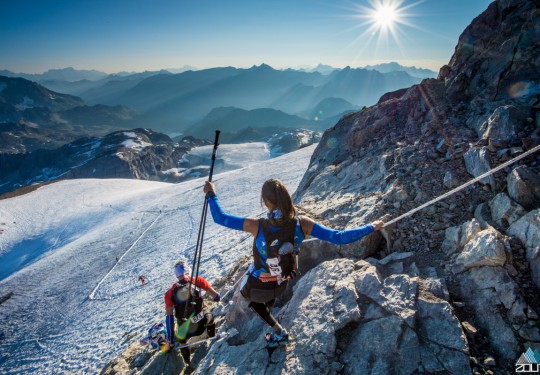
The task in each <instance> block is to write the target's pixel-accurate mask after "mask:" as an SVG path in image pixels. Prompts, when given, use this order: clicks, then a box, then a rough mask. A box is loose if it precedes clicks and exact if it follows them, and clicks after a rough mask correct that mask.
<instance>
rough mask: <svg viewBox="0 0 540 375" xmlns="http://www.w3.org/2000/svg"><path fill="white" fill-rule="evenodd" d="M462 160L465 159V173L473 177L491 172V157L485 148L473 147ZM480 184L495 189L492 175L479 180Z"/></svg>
mask: <svg viewBox="0 0 540 375" xmlns="http://www.w3.org/2000/svg"><path fill="white" fill-rule="evenodd" d="M463 158H464V159H465V166H466V168H467V172H469V174H471V175H472V176H474V177H478V176H481V175H482V174H484V173H486V172H488V171H489V170H491V157H490V156H489V150H488V149H487V147H480V148H477V147H473V148H471V149H469V151H467V152H466V153H465V155H463ZM480 182H481V183H482V184H484V185H490V186H491V188H492V189H493V190H495V189H496V184H495V178H493V175H490V176H487V177H485V178H483V179H481V180H480Z"/></svg>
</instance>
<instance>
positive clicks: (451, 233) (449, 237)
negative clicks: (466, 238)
mask: <svg viewBox="0 0 540 375" xmlns="http://www.w3.org/2000/svg"><path fill="white" fill-rule="evenodd" d="M460 237H461V227H459V226H456V227H450V228H446V230H445V231H444V240H443V243H442V250H443V251H444V252H445V253H446V255H452V254H453V253H455V252H457V251H459V250H460V247H459V240H460Z"/></svg>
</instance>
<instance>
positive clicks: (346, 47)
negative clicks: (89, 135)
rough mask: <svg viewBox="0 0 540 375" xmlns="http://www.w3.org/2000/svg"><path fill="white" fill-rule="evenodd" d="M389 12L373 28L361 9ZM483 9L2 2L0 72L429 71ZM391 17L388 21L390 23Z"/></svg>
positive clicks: (364, 2) (282, 2) (204, 0)
mask: <svg viewBox="0 0 540 375" xmlns="http://www.w3.org/2000/svg"><path fill="white" fill-rule="evenodd" d="M382 2H384V5H386V6H387V7H391V8H394V9H395V13H394V17H395V21H394V22H391V25H392V26H391V29H392V30H394V32H393V33H390V32H389V30H390V29H389V27H388V26H386V27H383V28H382V29H381V28H378V27H376V25H378V24H376V23H375V18H373V17H372V16H370V14H371V12H370V9H374V8H377V4H378V3H382ZM490 3H491V1H490V0H450V1H447V0H423V1H422V0H421V1H418V0H417V1H407V0H405V1H404V0H361V1H347V0H333V1H330V0H328V1H318V0H252V1H240V0H153V1H150V0H144V1H143V0H16V1H15V0H3V1H0V51H1V53H0V69H8V70H11V71H14V72H24V73H41V72H44V71H46V70H48V69H58V68H64V67H68V66H71V67H74V68H76V69H97V70H101V71H104V72H107V73H113V72H119V71H144V70H158V69H167V68H180V67H182V66H185V65H190V66H194V67H197V68H209V67H217V66H237V67H249V66H252V65H259V64H261V63H266V64H269V65H271V66H272V67H274V68H286V67H292V68H298V67H313V66H316V65H317V64H319V63H323V64H328V65H332V66H335V67H344V66H347V65H348V66H352V67H359V66H365V65H368V64H376V63H381V62H388V61H397V62H399V63H401V64H403V65H407V66H412V65H414V66H419V67H425V68H430V69H433V70H438V69H439V67H440V66H442V65H444V64H445V63H447V62H448V61H449V60H450V57H451V56H452V53H453V52H454V47H455V45H456V43H457V40H458V37H459V35H460V34H461V32H462V31H463V29H464V28H465V27H466V26H467V25H468V24H469V23H470V22H471V21H472V20H473V19H474V18H475V17H476V16H478V15H479V14H480V13H481V12H482V11H484V10H485V9H486V8H487V6H488V5H489V4H490ZM396 18H397V19H396Z"/></svg>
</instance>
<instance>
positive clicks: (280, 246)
mask: <svg viewBox="0 0 540 375" xmlns="http://www.w3.org/2000/svg"><path fill="white" fill-rule="evenodd" d="M296 224H297V221H296V220H294V219H293V220H289V221H287V222H285V223H284V224H283V225H281V226H280V229H279V230H277V231H275V232H272V231H271V230H270V220H268V219H259V226H260V227H261V229H262V232H263V236H264V240H265V242H266V263H267V266H263V262H262V259H261V257H260V254H259V250H258V249H257V246H256V244H255V243H254V244H253V259H254V263H255V267H256V268H259V269H260V268H263V269H265V271H267V272H268V273H270V274H271V275H272V276H278V279H279V278H287V277H289V276H294V272H295V259H294V245H293V244H294V235H295V232H296Z"/></svg>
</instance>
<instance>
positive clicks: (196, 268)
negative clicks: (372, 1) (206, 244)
mask: <svg viewBox="0 0 540 375" xmlns="http://www.w3.org/2000/svg"><path fill="white" fill-rule="evenodd" d="M219 133H220V131H219V130H216V138H215V139H214V149H213V151H212V162H211V164H210V174H209V177H208V181H212V176H213V174H214V165H215V162H216V153H217V148H218V146H219ZM207 213H208V198H206V197H205V198H204V205H203V210H202V214H201V222H200V224H199V234H198V236H197V243H196V245H195V256H194V257H193V267H192V268H191V269H192V270H193V271H194V272H195V275H194V276H195V282H197V278H198V277H199V266H200V263H201V253H202V243H203V237H204V228H205V224H206V215H207ZM191 286H192V283H189V302H190V304H191V303H194V302H193V301H192V299H193V298H192V296H191ZM187 305H188V304H186V308H187ZM185 315H186V311H185V309H184V317H185Z"/></svg>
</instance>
